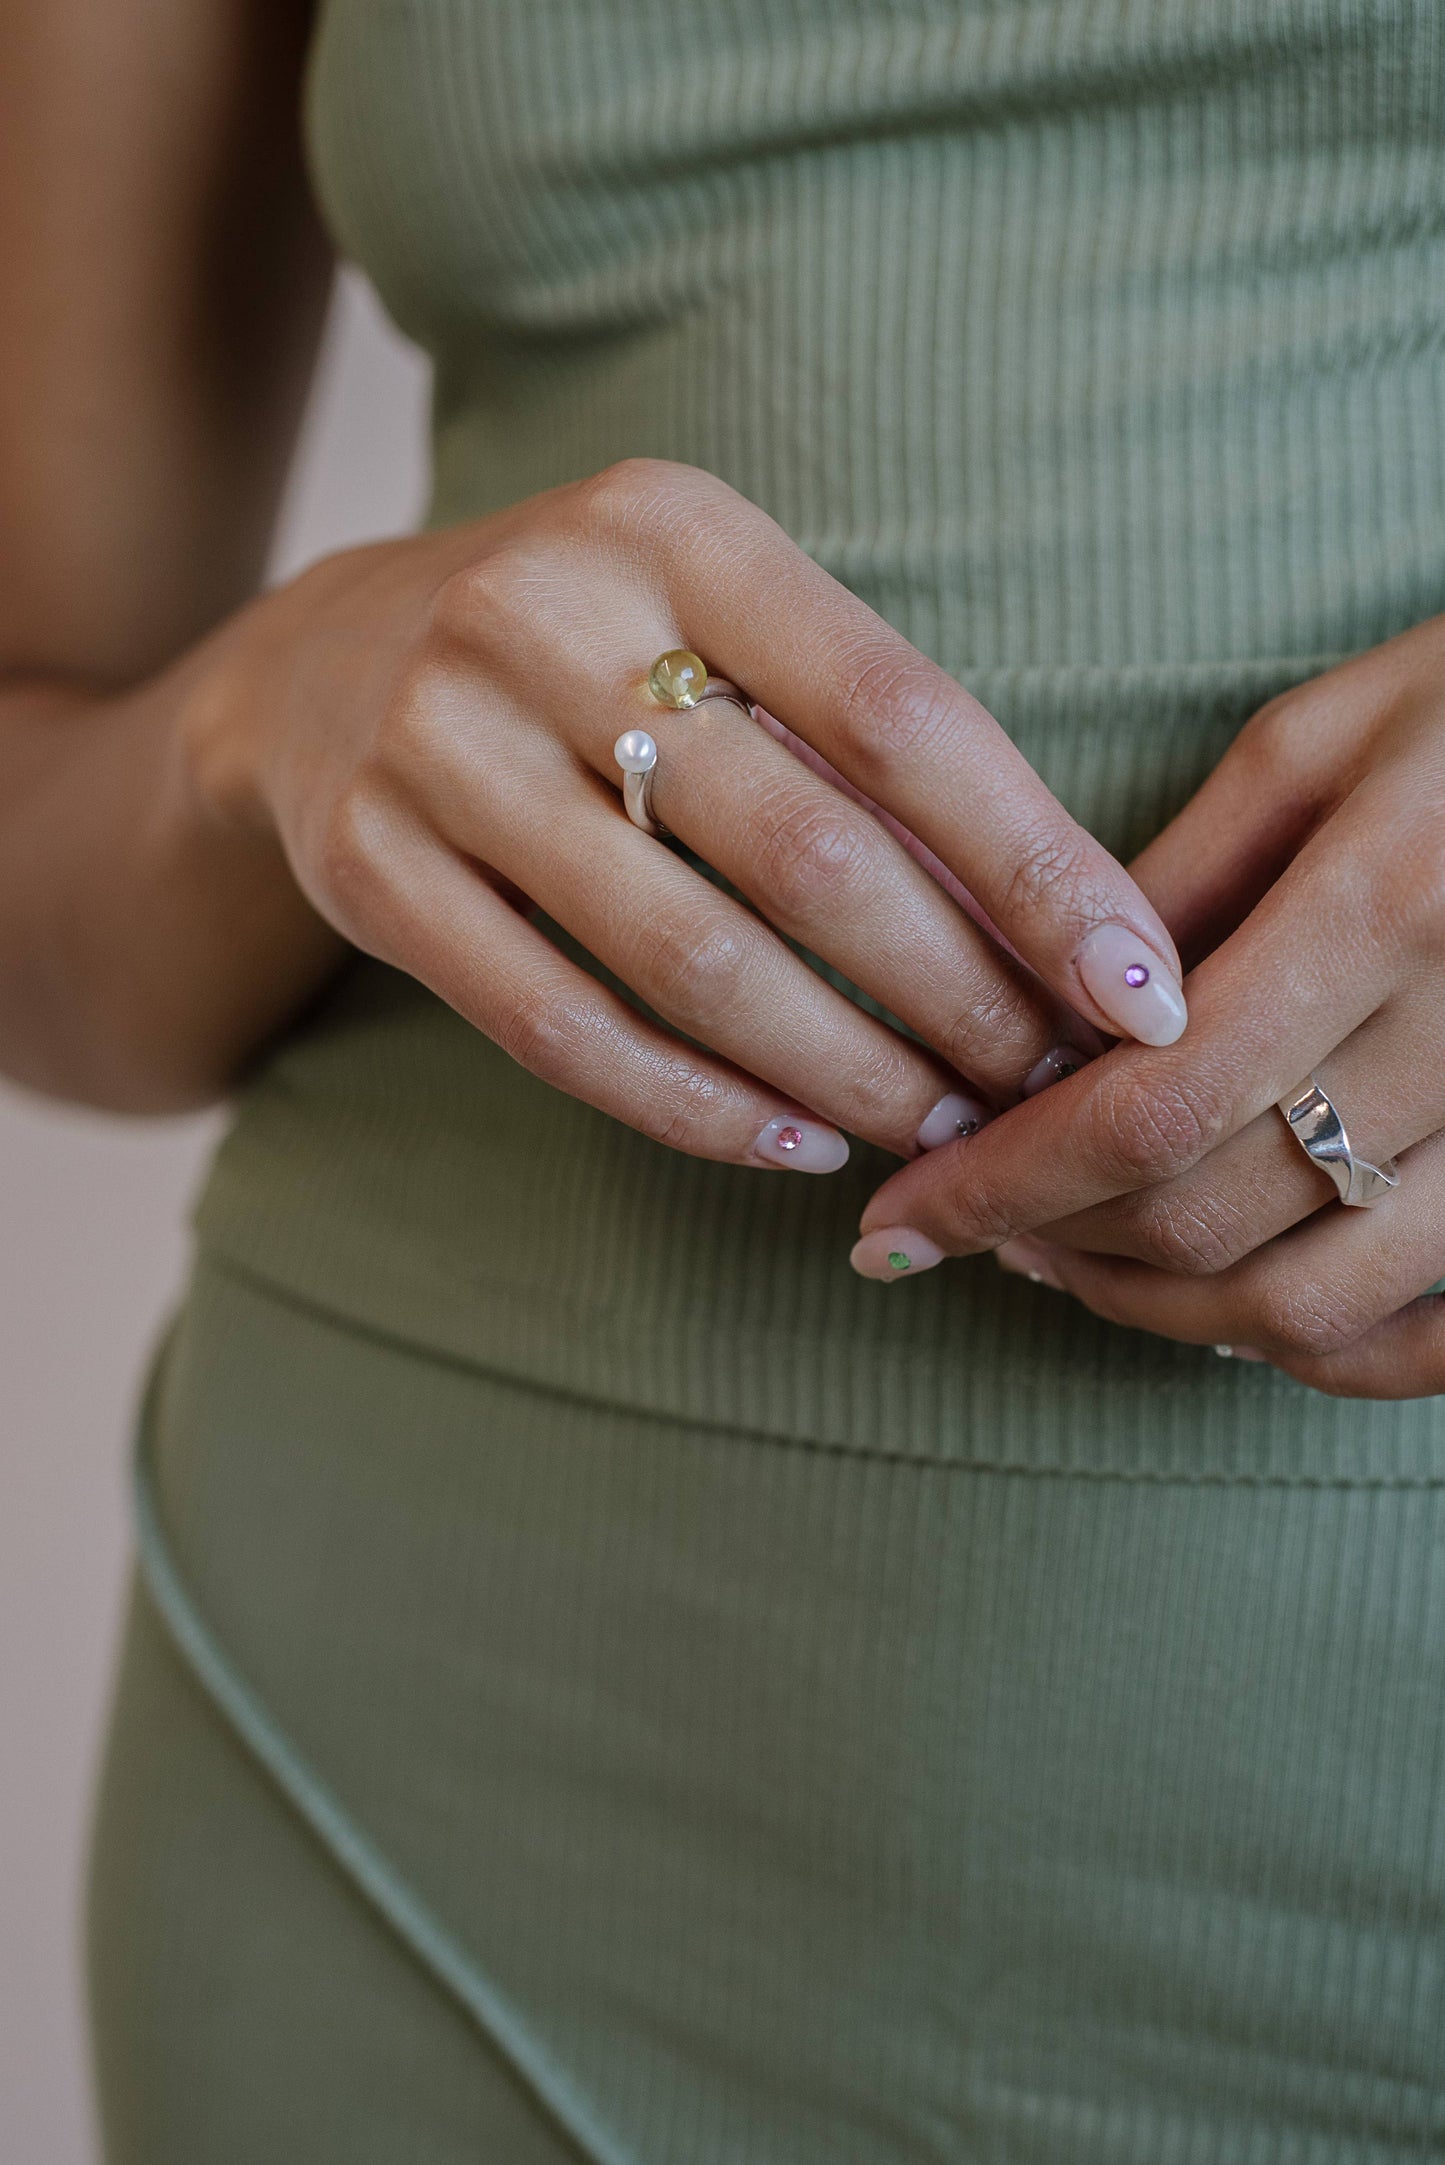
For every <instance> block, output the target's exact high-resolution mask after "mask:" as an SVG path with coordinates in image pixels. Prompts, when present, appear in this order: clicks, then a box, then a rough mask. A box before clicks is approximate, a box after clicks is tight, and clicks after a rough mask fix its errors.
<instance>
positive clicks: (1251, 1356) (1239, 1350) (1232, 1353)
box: [1214, 1346, 1268, 1361]
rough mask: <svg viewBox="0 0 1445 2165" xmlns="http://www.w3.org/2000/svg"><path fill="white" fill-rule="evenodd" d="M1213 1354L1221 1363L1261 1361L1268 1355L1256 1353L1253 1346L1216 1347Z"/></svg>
mask: <svg viewBox="0 0 1445 2165" xmlns="http://www.w3.org/2000/svg"><path fill="white" fill-rule="evenodd" d="M1214 1350H1215V1352H1216V1353H1217V1354H1218V1355H1219V1358H1220V1359H1221V1360H1222V1361H1263V1360H1267V1359H1268V1355H1267V1354H1264V1353H1259V1352H1256V1350H1255V1348H1254V1347H1253V1346H1216V1347H1215V1349H1214Z"/></svg>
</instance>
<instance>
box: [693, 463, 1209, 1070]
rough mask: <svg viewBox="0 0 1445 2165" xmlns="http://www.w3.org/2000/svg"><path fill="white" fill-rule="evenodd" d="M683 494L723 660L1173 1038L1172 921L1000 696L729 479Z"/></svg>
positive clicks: (1037, 965)
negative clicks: (849, 581)
mask: <svg viewBox="0 0 1445 2165" xmlns="http://www.w3.org/2000/svg"><path fill="white" fill-rule="evenodd" d="M683 501H684V505H685V508H684V509H682V510H679V508H678V504H677V502H676V501H672V502H670V503H669V508H668V514H667V517H668V527H667V532H668V541H669V545H670V546H669V585H670V593H669V598H670V600H671V602H672V606H673V608H674V610H675V612H676V615H677V618H678V622H679V624H680V626H681V627H682V629H683V631H684V634H685V636H686V637H687V639H688V642H689V644H690V645H691V646H693V647H694V648H695V649H696V651H697V652H698V653H700V654H701V655H702V657H703V658H704V660H705V661H706V662H707V665H708V667H709V668H710V669H712V670H714V671H716V672H718V673H720V674H725V675H727V676H729V677H732V678H734V679H735V680H736V681H737V682H738V683H740V684H741V685H742V686H743V687H744V689H745V690H746V692H747V694H748V696H749V698H751V699H753V700H755V701H757V702H759V703H760V704H761V705H763V706H764V707H766V708H768V709H769V711H770V712H771V713H773V714H775V715H777V716H778V717H779V718H780V719H781V720H782V721H784V722H785V723H786V724H787V725H788V727H789V728H791V729H792V730H794V731H796V733H797V734H798V736H799V737H801V738H802V739H803V740H804V741H805V742H806V743H808V744H811V745H812V746H813V747H814V749H815V750H816V751H818V752H820V753H821V754H822V755H823V757H824V758H825V759H827V760H829V761H830V762H831V764H832V765H833V766H834V767H836V768H837V769H838V770H839V772H840V773H842V774H843V775H845V776H846V777H847V778H848V780H849V781H850V782H852V783H853V784H854V785H855V786H856V787H857V788H858V789H860V790H862V791H863V793H864V794H865V796H867V797H869V798H871V799H872V800H873V801H874V802H876V803H877V804H879V805H882V806H883V807H885V808H886V809H887V810H888V811H889V812H891V813H893V814H894V816H895V817H896V818H898V819H899V820H901V821H902V822H903V824H904V826H905V827H907V828H908V829H909V830H910V831H911V832H912V833H913V834H915V835H916V836H917V837H918V838H919V840H920V841H921V842H923V843H925V844H926V845H927V847H928V848H929V849H931V850H932V851H933V852H934V853H935V854H936V855H937V856H938V857H939V858H940V859H941V860H942V862H943V863H944V864H945V865H946V866H947V867H948V869H949V870H950V871H951V872H952V873H953V874H954V875H955V877H956V878H957V879H958V880H959V881H960V882H961V883H962V884H963V886H964V887H965V888H967V890H968V891H969V893H970V894H972V895H973V896H975V897H976V899H977V901H978V902H979V904H980V905H981V906H982V908H983V910H984V911H985V912H986V913H987V915H988V917H989V919H990V920H991V921H992V923H993V924H994V925H995V926H997V927H998V929H999V930H1000V931H1001V932H1002V933H1003V935H1004V937H1005V938H1006V939H1007V941H1008V942H1009V943H1010V944H1011V945H1012V946H1013V947H1014V948H1015V949H1016V950H1017V952H1018V953H1019V954H1020V955H1021V956H1022V957H1023V958H1024V960H1025V961H1026V962H1027V963H1029V964H1030V965H1031V966H1032V968H1033V969H1034V970H1035V971H1036V972H1037V973H1038V975H1039V976H1040V977H1041V978H1043V980H1044V981H1045V982H1046V983H1047V984H1048V985H1050V986H1051V987H1052V988H1053V990H1054V991H1055V992H1057V993H1058V994H1059V995H1060V996H1061V997H1062V998H1063V999H1064V1001H1065V1002H1066V1003H1067V1004H1068V1005H1069V1006H1070V1007H1071V1008H1073V1009H1075V1010H1076V1011H1077V1012H1078V1013H1080V1014H1081V1015H1083V1016H1085V1017H1086V1019H1087V1020H1089V1021H1091V1022H1093V1023H1094V1024H1095V1025H1096V1026H1097V1027H1099V1028H1101V1029H1104V1030H1107V1031H1109V1032H1110V1033H1112V1034H1115V1035H1120V1034H1122V1035H1123V1036H1126V1037H1132V1038H1136V1039H1139V1040H1141V1041H1142V1042H1144V1043H1147V1044H1153V1045H1169V1044H1173V1043H1174V1041H1175V1040H1176V1039H1177V1038H1178V1037H1179V1036H1180V1035H1181V1034H1182V1033H1183V1030H1184V1027H1185V1024H1186V1022H1187V1020H1188V1015H1187V1010H1186V1007H1185V1002H1184V995H1183V991H1182V989H1181V984H1180V976H1181V972H1180V966H1179V958H1178V954H1177V952H1176V950H1175V947H1174V943H1173V941H1172V939H1171V938H1170V936H1169V933H1168V931H1167V929H1166V928H1165V925H1164V923H1163V920H1162V919H1161V918H1160V917H1159V915H1158V913H1157V911H1156V910H1155V909H1154V907H1153V905H1152V904H1151V903H1150V902H1149V901H1148V899H1147V898H1146V896H1145V895H1144V893H1143V892H1142V890H1141V889H1140V888H1139V887H1138V886H1136V884H1135V882H1134V881H1133V880H1132V879H1131V878H1130V876H1129V874H1128V873H1127V872H1126V871H1125V870H1124V868H1123V866H1122V865H1120V864H1119V863H1117V862H1116V860H1115V859H1114V858H1113V857H1111V856H1110V855H1109V852H1108V851H1107V850H1106V849H1104V848H1103V846H1102V845H1101V844H1100V843H1098V842H1097V841H1095V839H1094V837H1093V836H1092V835H1091V834H1089V833H1088V832H1087V830H1086V829H1085V828H1083V827H1081V826H1080V825H1079V823H1078V821H1077V820H1075V819H1073V818H1072V817H1071V816H1070V814H1069V813H1068V812H1067V811H1065V809H1064V807H1063V806H1062V805H1061V804H1060V803H1059V801H1058V799H1057V798H1056V797H1055V796H1054V795H1053V793H1052V792H1051V791H1050V790H1049V789H1048V788H1047V787H1046V785H1045V784H1044V782H1043V781H1042V780H1041V778H1040V777H1039V776H1038V775H1037V774H1036V773H1035V772H1034V770H1033V768H1032V767H1031V766H1030V765H1029V763H1028V761H1027V760H1026V759H1025V758H1024V756H1023V754H1022V753H1021V752H1020V751H1019V750H1018V748H1017V746H1016V745H1015V744H1014V743H1013V742H1012V740H1011V739H1010V738H1009V737H1008V736H1007V734H1006V733H1005V731H1004V730H1003V729H1002V728H1001V727H1000V726H999V724H998V723H997V722H996V721H995V720H994V718H993V716H992V715H991V714H989V712H988V711H987V709H986V708H984V707H983V706H981V705H980V703H979V702H978V700H976V699H974V698H973V697H972V696H971V694H970V693H968V692H967V691H965V690H964V689H963V687H962V686H961V685H959V684H958V683H956V682H955V680H954V679H953V678H952V677H950V676H949V675H948V673H947V672H946V671H945V670H943V669H941V668H940V667H939V666H938V665H937V664H936V663H935V662H932V661H930V660H929V659H928V658H927V656H925V655H923V654H921V653H920V652H919V650H918V649H917V648H916V647H914V646H913V645H912V644H911V643H910V642H909V641H908V640H907V639H905V638H904V637H903V636H902V634H901V633H900V632H897V631H895V630H894V629H893V628H892V626H891V625H889V624H887V623H885V622H884V620H883V619H882V618H881V617H879V616H878V615H877V614H876V613H875V612H874V611H873V610H872V609H870V608H869V607H868V606H867V604H866V603H865V602H863V601H861V600H860V599H859V598H858V596H857V595H855V594H852V593H850V592H849V591H848V589H847V588H846V587H844V586H842V585H840V584H839V582H838V581H837V580H835V579H833V578H832V577H830V576H829V574H828V573H827V572H826V571H824V570H823V569H822V567H821V566H820V565H818V564H816V563H815V562H814V561H813V559H812V558H811V557H809V556H808V555H807V554H806V553H805V551H803V550H802V549H800V548H799V547H798V546H797V544H796V543H795V542H793V541H792V540H791V539H790V537H789V536H788V535H786V534H785V533H784V532H783V530H782V528H781V527H779V526H778V525H777V524H776V523H775V522H774V521H773V520H772V519H770V518H769V517H768V516H767V514H766V513H764V512H762V511H760V510H759V509H758V507H757V506H756V505H754V504H750V503H749V502H748V501H747V500H746V498H744V497H742V496H739V495H738V494H737V493H736V491H734V490H732V489H729V488H728V487H727V486H726V484H724V483H721V482H717V481H714V480H713V479H712V477H711V476H705V475H699V476H698V477H697V480H696V485H695V486H694V487H693V489H692V490H691V494H690V495H689V492H688V491H686V490H684V491H683ZM724 566H725V569H726V576H725V577H723V576H720V575H719V574H720V570H721V569H722V568H723V567H724Z"/></svg>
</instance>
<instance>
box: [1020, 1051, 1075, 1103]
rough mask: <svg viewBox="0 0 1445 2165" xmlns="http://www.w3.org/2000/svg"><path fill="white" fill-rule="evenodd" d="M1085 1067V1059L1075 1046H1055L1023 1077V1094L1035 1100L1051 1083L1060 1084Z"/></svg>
mask: <svg viewBox="0 0 1445 2165" xmlns="http://www.w3.org/2000/svg"><path fill="white" fill-rule="evenodd" d="M1087 1065H1088V1061H1087V1057H1086V1055H1085V1054H1083V1053H1081V1052H1080V1051H1079V1048H1078V1046H1077V1045H1055V1047H1054V1048H1053V1050H1052V1052H1046V1053H1045V1054H1044V1057H1043V1058H1042V1060H1040V1061H1039V1062H1038V1063H1037V1065H1036V1066H1034V1067H1031V1068H1030V1069H1029V1071H1028V1073H1027V1075H1025V1077H1024V1088H1023V1094H1024V1096H1025V1097H1026V1098H1036V1097H1037V1096H1038V1094H1039V1092H1040V1091H1041V1090H1047V1089H1048V1088H1049V1085H1050V1084H1051V1083H1056V1082H1062V1081H1063V1079H1064V1077H1065V1076H1066V1075H1077V1074H1078V1072H1079V1069H1080V1068H1081V1067H1086V1066H1087Z"/></svg>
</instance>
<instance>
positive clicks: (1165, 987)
mask: <svg viewBox="0 0 1445 2165" xmlns="http://www.w3.org/2000/svg"><path fill="white" fill-rule="evenodd" d="M1076 967H1077V969H1078V972H1079V976H1080V978H1081V979H1082V980H1083V983H1084V984H1085V986H1086V987H1087V988H1088V992H1089V996H1090V998H1091V999H1094V1000H1097V1001H1098V1003H1099V1006H1100V1007H1101V1008H1102V1009H1103V1010H1104V1013H1105V1014H1106V1015H1107V1016H1108V1017H1109V1020H1110V1021H1111V1022H1113V1023H1115V1024H1117V1025H1118V1027H1119V1029H1120V1030H1122V1031H1123V1033H1124V1035H1125V1036H1126V1037H1133V1038H1137V1039H1138V1040H1139V1042H1140V1044H1141V1045H1172V1044H1174V1043H1175V1041H1176V1040H1177V1039H1179V1038H1181V1037H1182V1036H1183V1035H1184V1026H1185V1024H1186V1023H1187V1022H1188V1020H1189V1010H1188V1008H1187V1007H1186V1006H1185V1004H1184V994H1183V991H1182V990H1181V988H1180V984H1179V980H1178V978H1177V977H1176V976H1175V975H1174V972H1173V971H1172V970H1171V969H1170V968H1169V967H1168V965H1167V964H1166V963H1163V962H1161V961H1160V959H1159V957H1158V956H1157V955H1156V954H1155V953H1154V950H1153V949H1152V948H1150V947H1146V946H1145V945H1144V942H1143V941H1142V940H1141V939H1140V938H1139V935H1138V933H1137V932H1131V931H1130V930H1129V928H1128V926H1127V925H1096V926H1095V927H1094V929H1093V931H1092V932H1091V933H1090V934H1089V937H1088V938H1087V939H1086V940H1085V942H1084V944H1083V946H1082V947H1081V948H1080V949H1079V952H1078V955H1077V957H1076Z"/></svg>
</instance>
